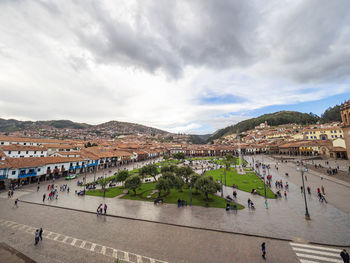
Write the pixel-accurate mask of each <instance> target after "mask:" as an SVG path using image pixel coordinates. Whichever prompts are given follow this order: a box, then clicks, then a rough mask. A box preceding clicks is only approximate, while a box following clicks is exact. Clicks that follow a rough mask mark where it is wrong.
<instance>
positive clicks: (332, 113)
mask: <svg viewBox="0 0 350 263" xmlns="http://www.w3.org/2000/svg"><path fill="white" fill-rule="evenodd" d="M333 121H339V122H341V115H340V105H335V106H334V107H329V108H328V109H326V110H325V111H324V113H323V114H322V115H321V120H320V122H321V123H327V122H333Z"/></svg>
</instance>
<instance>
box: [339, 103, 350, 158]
mask: <svg viewBox="0 0 350 263" xmlns="http://www.w3.org/2000/svg"><path fill="white" fill-rule="evenodd" d="M340 114H341V119H342V124H341V126H342V128H343V132H344V139H345V145H346V152H347V155H348V159H349V158H350V100H348V101H347V102H344V103H343V104H342V105H341V106H340Z"/></svg>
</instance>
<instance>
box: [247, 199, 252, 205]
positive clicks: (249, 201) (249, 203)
mask: <svg viewBox="0 0 350 263" xmlns="http://www.w3.org/2000/svg"><path fill="white" fill-rule="evenodd" d="M251 203H252V201H251V200H250V198H248V207H250V205H251Z"/></svg>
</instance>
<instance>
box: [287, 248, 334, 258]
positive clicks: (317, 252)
mask: <svg viewBox="0 0 350 263" xmlns="http://www.w3.org/2000/svg"><path fill="white" fill-rule="evenodd" d="M293 250H295V251H298V252H305V253H312V254H318V255H321V256H330V257H339V254H334V253H329V252H323V251H318V250H311V249H305V248H298V247H293Z"/></svg>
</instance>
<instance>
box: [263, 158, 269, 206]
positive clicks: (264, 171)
mask: <svg viewBox="0 0 350 263" xmlns="http://www.w3.org/2000/svg"><path fill="white" fill-rule="evenodd" d="M265 168H266V166H265V165H264V170H263V174H264V196H265V207H266V209H268V204H267V198H266V179H265V173H266V170H265ZM268 171H269V168H267V173H269V172H268Z"/></svg>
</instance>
